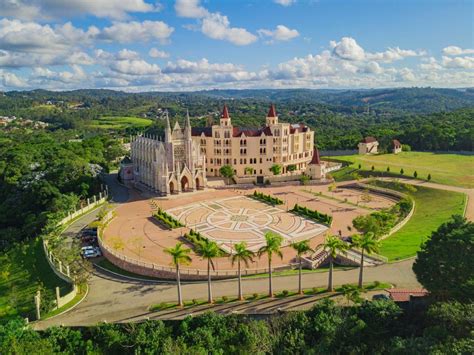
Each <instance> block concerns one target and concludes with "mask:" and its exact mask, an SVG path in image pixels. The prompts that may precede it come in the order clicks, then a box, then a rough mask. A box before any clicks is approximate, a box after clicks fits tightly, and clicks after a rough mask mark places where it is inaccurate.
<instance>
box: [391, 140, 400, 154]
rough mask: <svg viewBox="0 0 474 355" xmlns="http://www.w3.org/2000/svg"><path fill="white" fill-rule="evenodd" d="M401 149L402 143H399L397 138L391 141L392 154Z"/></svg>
mask: <svg viewBox="0 0 474 355" xmlns="http://www.w3.org/2000/svg"><path fill="white" fill-rule="evenodd" d="M401 151H402V143H400V142H399V141H398V140H396V139H394V140H393V141H392V152H393V154H398V153H400V152H401Z"/></svg>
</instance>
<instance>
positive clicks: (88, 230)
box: [81, 228, 97, 236]
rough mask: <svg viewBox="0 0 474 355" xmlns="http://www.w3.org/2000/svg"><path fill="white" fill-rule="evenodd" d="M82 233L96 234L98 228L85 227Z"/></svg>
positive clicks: (85, 234) (84, 234)
mask: <svg viewBox="0 0 474 355" xmlns="http://www.w3.org/2000/svg"><path fill="white" fill-rule="evenodd" d="M81 234H82V235H83V236H87V235H91V236H94V235H97V229H92V228H84V229H83V230H82V231H81Z"/></svg>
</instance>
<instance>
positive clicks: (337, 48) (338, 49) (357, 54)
mask: <svg viewBox="0 0 474 355" xmlns="http://www.w3.org/2000/svg"><path fill="white" fill-rule="evenodd" d="M330 45H331V47H332V48H333V53H334V54H335V55H336V56H338V57H339V58H342V59H347V60H364V59H365V52H364V49H363V48H362V47H361V46H359V45H358V44H357V42H356V40H355V39H354V38H351V37H342V38H341V41H340V42H335V41H331V42H330Z"/></svg>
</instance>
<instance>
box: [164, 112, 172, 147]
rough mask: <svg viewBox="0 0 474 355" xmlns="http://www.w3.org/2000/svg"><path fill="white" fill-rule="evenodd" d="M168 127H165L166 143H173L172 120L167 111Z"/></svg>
mask: <svg viewBox="0 0 474 355" xmlns="http://www.w3.org/2000/svg"><path fill="white" fill-rule="evenodd" d="M165 119H166V127H165V142H166V143H169V142H171V126H170V118H169V116H168V110H166V111H165Z"/></svg>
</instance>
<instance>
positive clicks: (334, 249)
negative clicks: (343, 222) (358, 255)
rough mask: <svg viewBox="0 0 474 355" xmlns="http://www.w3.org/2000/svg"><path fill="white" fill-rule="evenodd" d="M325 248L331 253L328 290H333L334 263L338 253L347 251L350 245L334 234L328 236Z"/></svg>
mask: <svg viewBox="0 0 474 355" xmlns="http://www.w3.org/2000/svg"><path fill="white" fill-rule="evenodd" d="M323 249H324V250H325V251H327V252H328V253H329V280H328V291H329V292H333V291H334V287H333V282H332V272H333V263H334V260H335V259H336V257H337V254H338V253H345V252H346V250H347V249H349V245H348V244H347V243H345V242H343V241H342V240H341V239H339V237H338V236H336V235H333V236H329V237H327V238H326V241H325V242H324V244H323Z"/></svg>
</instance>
